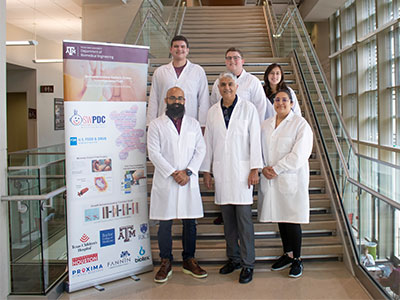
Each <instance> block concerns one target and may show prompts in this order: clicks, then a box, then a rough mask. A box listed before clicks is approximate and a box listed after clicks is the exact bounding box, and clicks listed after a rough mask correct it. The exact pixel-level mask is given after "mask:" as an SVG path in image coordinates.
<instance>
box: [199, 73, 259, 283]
mask: <svg viewBox="0 0 400 300" xmlns="http://www.w3.org/2000/svg"><path fill="white" fill-rule="evenodd" d="M237 88H238V85H237V83H236V76H235V75H233V74H232V73H223V74H221V75H220V76H219V79H218V89H219V92H220V94H221V96H222V99H221V100H220V101H218V102H217V103H215V104H214V105H213V106H212V107H211V108H210V109H209V111H208V114H207V122H206V129H205V135H204V138H205V141H206V149H207V151H206V157H205V159H204V161H203V164H202V166H201V168H200V170H201V171H203V172H204V183H205V185H206V187H207V188H209V189H211V188H212V179H211V174H210V173H213V176H214V180H215V203H216V204H217V205H220V206H221V211H222V216H223V219H224V233H225V240H226V254H227V256H228V259H229V261H228V262H227V263H226V264H225V265H224V266H223V267H222V268H221V269H220V270H219V272H220V274H229V273H232V272H233V271H234V270H236V269H239V268H241V267H243V268H242V271H241V273H240V277H239V282H240V283H248V282H250V281H251V280H252V278H253V268H254V263H255V250H254V225H253V221H252V213H251V206H252V204H253V185H255V184H257V183H258V181H259V177H258V169H259V168H261V167H262V156H261V143H260V120H259V117H258V112H257V109H256V108H255V106H254V105H253V104H252V103H251V102H249V101H246V100H242V99H241V98H240V97H239V96H238V95H237V94H236V91H237ZM239 240H240V246H239V243H238V241H239Z"/></svg>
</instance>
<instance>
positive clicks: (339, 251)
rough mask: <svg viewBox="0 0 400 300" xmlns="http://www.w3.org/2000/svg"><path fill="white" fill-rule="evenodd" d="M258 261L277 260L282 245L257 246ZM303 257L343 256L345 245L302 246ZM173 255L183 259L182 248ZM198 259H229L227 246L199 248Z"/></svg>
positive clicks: (157, 256) (157, 254)
mask: <svg viewBox="0 0 400 300" xmlns="http://www.w3.org/2000/svg"><path fill="white" fill-rule="evenodd" d="M255 252H256V261H264V260H275V259H276V258H277V257H278V256H280V255H282V246H279V247H268V248H256V251H255ZM301 254H302V255H301V256H302V259H307V258H320V257H339V258H340V257H342V256H343V247H342V245H340V244H336V245H305V246H303V247H302V248H301ZM172 255H173V256H174V261H176V262H177V261H182V250H181V249H173V250H172ZM152 257H153V261H155V262H159V261H160V257H159V252H158V250H152ZM196 259H197V260H198V261H199V262H206V261H214V262H217V261H218V262H223V261H226V260H227V257H226V250H225V248H218V249H197V250H196Z"/></svg>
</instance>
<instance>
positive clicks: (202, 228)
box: [150, 215, 336, 237]
mask: <svg viewBox="0 0 400 300" xmlns="http://www.w3.org/2000/svg"><path fill="white" fill-rule="evenodd" d="M310 218H311V219H313V215H311V217H310ZM203 219H204V220H203ZM211 220H212V219H210V218H202V219H198V221H199V224H201V225H198V226H197V235H198V236H199V237H200V236H203V237H212V236H223V235H224V226H221V225H214V224H212V223H200V222H202V221H208V222H211ZM301 227H302V230H303V233H304V234H305V233H315V234H319V233H330V234H332V233H335V232H336V221H335V220H316V221H311V222H310V223H308V224H302V226H301ZM157 231H158V225H156V226H150V234H151V236H156V235H157ZM277 232H278V225H277V224H272V223H258V222H254V234H255V235H268V234H269V235H271V234H276V233H277ZM181 234H182V225H181V224H177V223H176V224H174V226H172V236H180V235H181Z"/></svg>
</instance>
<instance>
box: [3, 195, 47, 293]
mask: <svg viewBox="0 0 400 300" xmlns="http://www.w3.org/2000/svg"><path fill="white" fill-rule="evenodd" d="M9 208H10V211H9V212H10V223H9V228H10V241H11V243H10V250H11V251H10V252H11V255H10V259H11V261H10V270H11V293H12V294H42V293H43V292H44V291H43V287H44V286H43V283H44V282H43V268H42V255H41V253H42V244H41V237H40V227H41V214H40V201H23V202H22V203H21V207H20V208H18V204H17V203H15V202H12V203H10V206H9Z"/></svg>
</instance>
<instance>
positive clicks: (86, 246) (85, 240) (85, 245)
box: [72, 233, 97, 252]
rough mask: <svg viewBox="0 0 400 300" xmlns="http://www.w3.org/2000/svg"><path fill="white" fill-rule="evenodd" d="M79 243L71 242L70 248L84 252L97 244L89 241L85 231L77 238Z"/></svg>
mask: <svg viewBox="0 0 400 300" xmlns="http://www.w3.org/2000/svg"><path fill="white" fill-rule="evenodd" d="M79 241H80V242H81V243H80V244H72V249H74V250H77V251H78V252H86V251H89V250H92V246H95V245H97V242H96V241H90V237H89V236H88V235H87V234H86V233H85V234H83V235H82V236H81V238H80V239H79Z"/></svg>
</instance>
